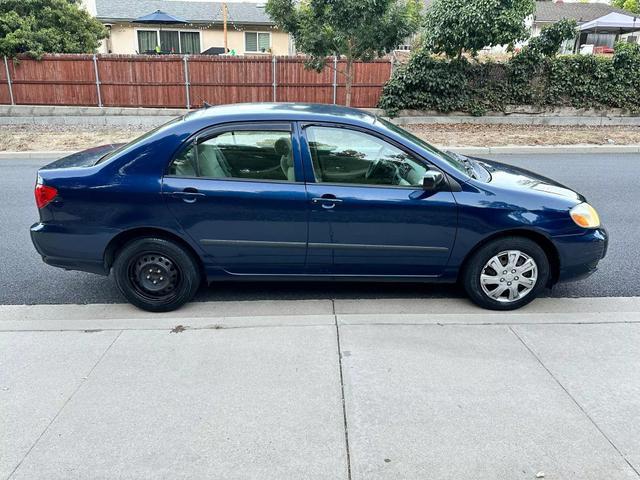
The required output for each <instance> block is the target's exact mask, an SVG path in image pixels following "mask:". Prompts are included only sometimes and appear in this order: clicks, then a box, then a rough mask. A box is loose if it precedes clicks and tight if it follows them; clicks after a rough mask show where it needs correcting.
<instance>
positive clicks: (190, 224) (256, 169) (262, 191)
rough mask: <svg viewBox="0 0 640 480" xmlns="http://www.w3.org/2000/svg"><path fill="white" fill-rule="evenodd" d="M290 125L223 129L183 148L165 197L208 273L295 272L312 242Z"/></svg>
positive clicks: (168, 176)
mask: <svg viewBox="0 0 640 480" xmlns="http://www.w3.org/2000/svg"><path fill="white" fill-rule="evenodd" d="M299 151H300V149H299V147H298V142H297V141H296V140H295V137H294V136H293V135H292V126H291V124H290V123H277V124H275V123H259V124H243V125H238V124H236V125H233V126H228V127H222V128H217V129H214V130H211V131H209V132H207V133H205V134H203V135H200V136H198V138H196V139H195V140H193V141H192V142H190V143H189V144H188V145H186V146H184V147H183V148H182V149H181V150H180V151H178V153H177V155H176V156H175V158H174V159H173V160H172V162H171V164H170V166H169V168H168V171H167V172H166V174H165V176H164V178H163V185H162V193H163V197H164V199H165V201H166V202H167V205H168V206H169V209H170V210H171V212H172V213H173V214H174V215H175V217H176V219H177V220H178V222H179V223H180V224H181V226H182V228H183V229H184V230H185V231H186V232H187V234H188V235H190V236H191V238H192V240H193V241H194V242H196V243H198V244H199V245H200V246H201V248H202V249H203V250H204V251H205V253H206V254H207V257H208V261H207V265H208V268H210V269H212V270H213V271H214V272H215V270H216V269H223V270H224V271H227V272H231V273H235V274H263V273H267V274H297V273H301V272H302V271H303V269H304V264H305V254H306V242H307V214H308V204H307V202H306V191H305V185H304V182H302V181H300V182H298V181H297V179H301V178H302V175H301V173H302V172H301V166H300V165H301V164H300V158H299Z"/></svg>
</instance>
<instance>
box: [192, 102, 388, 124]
mask: <svg viewBox="0 0 640 480" xmlns="http://www.w3.org/2000/svg"><path fill="white" fill-rule="evenodd" d="M184 120H185V121H186V122H190V121H194V122H198V123H201V122H203V121H208V122H209V123H210V124H212V125H213V124H218V123H227V122H244V121H270V120H271V121H273V120H275V121H277V120H291V121H325V122H330V121H340V122H346V123H351V124H367V125H371V124H373V123H374V122H375V120H376V117H375V116H374V115H372V114H370V113H367V112H365V111H363V110H358V109H355V108H349V107H342V106H339V105H325V104H319V103H235V104H231V105H217V106H212V107H208V108H201V109H199V110H194V111H193V112H190V113H188V114H187V115H185V116H184Z"/></svg>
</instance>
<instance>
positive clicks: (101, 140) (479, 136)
mask: <svg viewBox="0 0 640 480" xmlns="http://www.w3.org/2000/svg"><path fill="white" fill-rule="evenodd" d="M406 128H407V129H408V130H410V131H411V132H413V133H415V134H416V135H418V136H419V137H421V138H424V139H425V140H427V141H428V142H429V143H432V144H434V145H438V146H444V147H466V146H472V147H496V146H501V145H576V144H592V145H607V144H616V145H632V144H640V127H634V126H616V127H586V126H585V127H574V126H567V127H554V126H542V125H505V124H501V125H475V124H470V123H462V124H420V125H409V126H407V127H406ZM148 130H149V127H142V126H132V127H126V128H116V127H105V126H91V127H80V126H68V125H3V126H0V151H12V152H19V151H43V150H71V151H75V150H83V149H85V148H89V147H94V146H97V145H103V144H106V143H123V142H128V141H130V140H133V139H134V138H136V137H139V136H140V135H142V134H143V133H145V132H146V131H148Z"/></svg>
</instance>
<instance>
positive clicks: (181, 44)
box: [138, 30, 200, 54]
mask: <svg viewBox="0 0 640 480" xmlns="http://www.w3.org/2000/svg"><path fill="white" fill-rule="evenodd" d="M156 46H159V48H160V51H161V52H162V53H184V54H194V53H200V33H199V32H183V31H179V30H138V53H156Z"/></svg>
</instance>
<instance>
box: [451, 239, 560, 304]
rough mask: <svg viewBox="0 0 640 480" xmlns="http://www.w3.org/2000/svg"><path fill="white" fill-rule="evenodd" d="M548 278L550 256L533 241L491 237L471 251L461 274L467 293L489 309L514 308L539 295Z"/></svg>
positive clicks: (477, 302)
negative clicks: (475, 250) (484, 243)
mask: <svg viewBox="0 0 640 480" xmlns="http://www.w3.org/2000/svg"><path fill="white" fill-rule="evenodd" d="M548 280H549V260H548V258H547V255H546V254H545V252H544V250H543V249H542V248H541V247H540V246H539V245H538V244H537V243H536V242H534V241H532V240H529V239H528V238H522V237H506V238H500V239H496V240H493V241H491V242H489V243H487V244H486V245H484V246H482V247H481V248H480V249H479V250H478V251H477V252H475V253H474V254H473V256H472V257H471V259H470V260H469V262H468V263H467V265H466V268H465V269H464V271H463V274H462V281H463V284H464V287H465V290H466V291H467V294H468V295H469V297H470V298H471V300H473V301H474V302H475V303H476V304H478V305H479V306H481V307H483V308H488V309H491V310H514V309H516V308H520V307H522V306H524V305H526V304H527V303H529V302H531V301H532V300H533V299H534V298H536V297H537V296H538V294H539V293H540V291H541V290H542V289H543V288H544V287H545V285H546V284H547V282H548Z"/></svg>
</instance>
